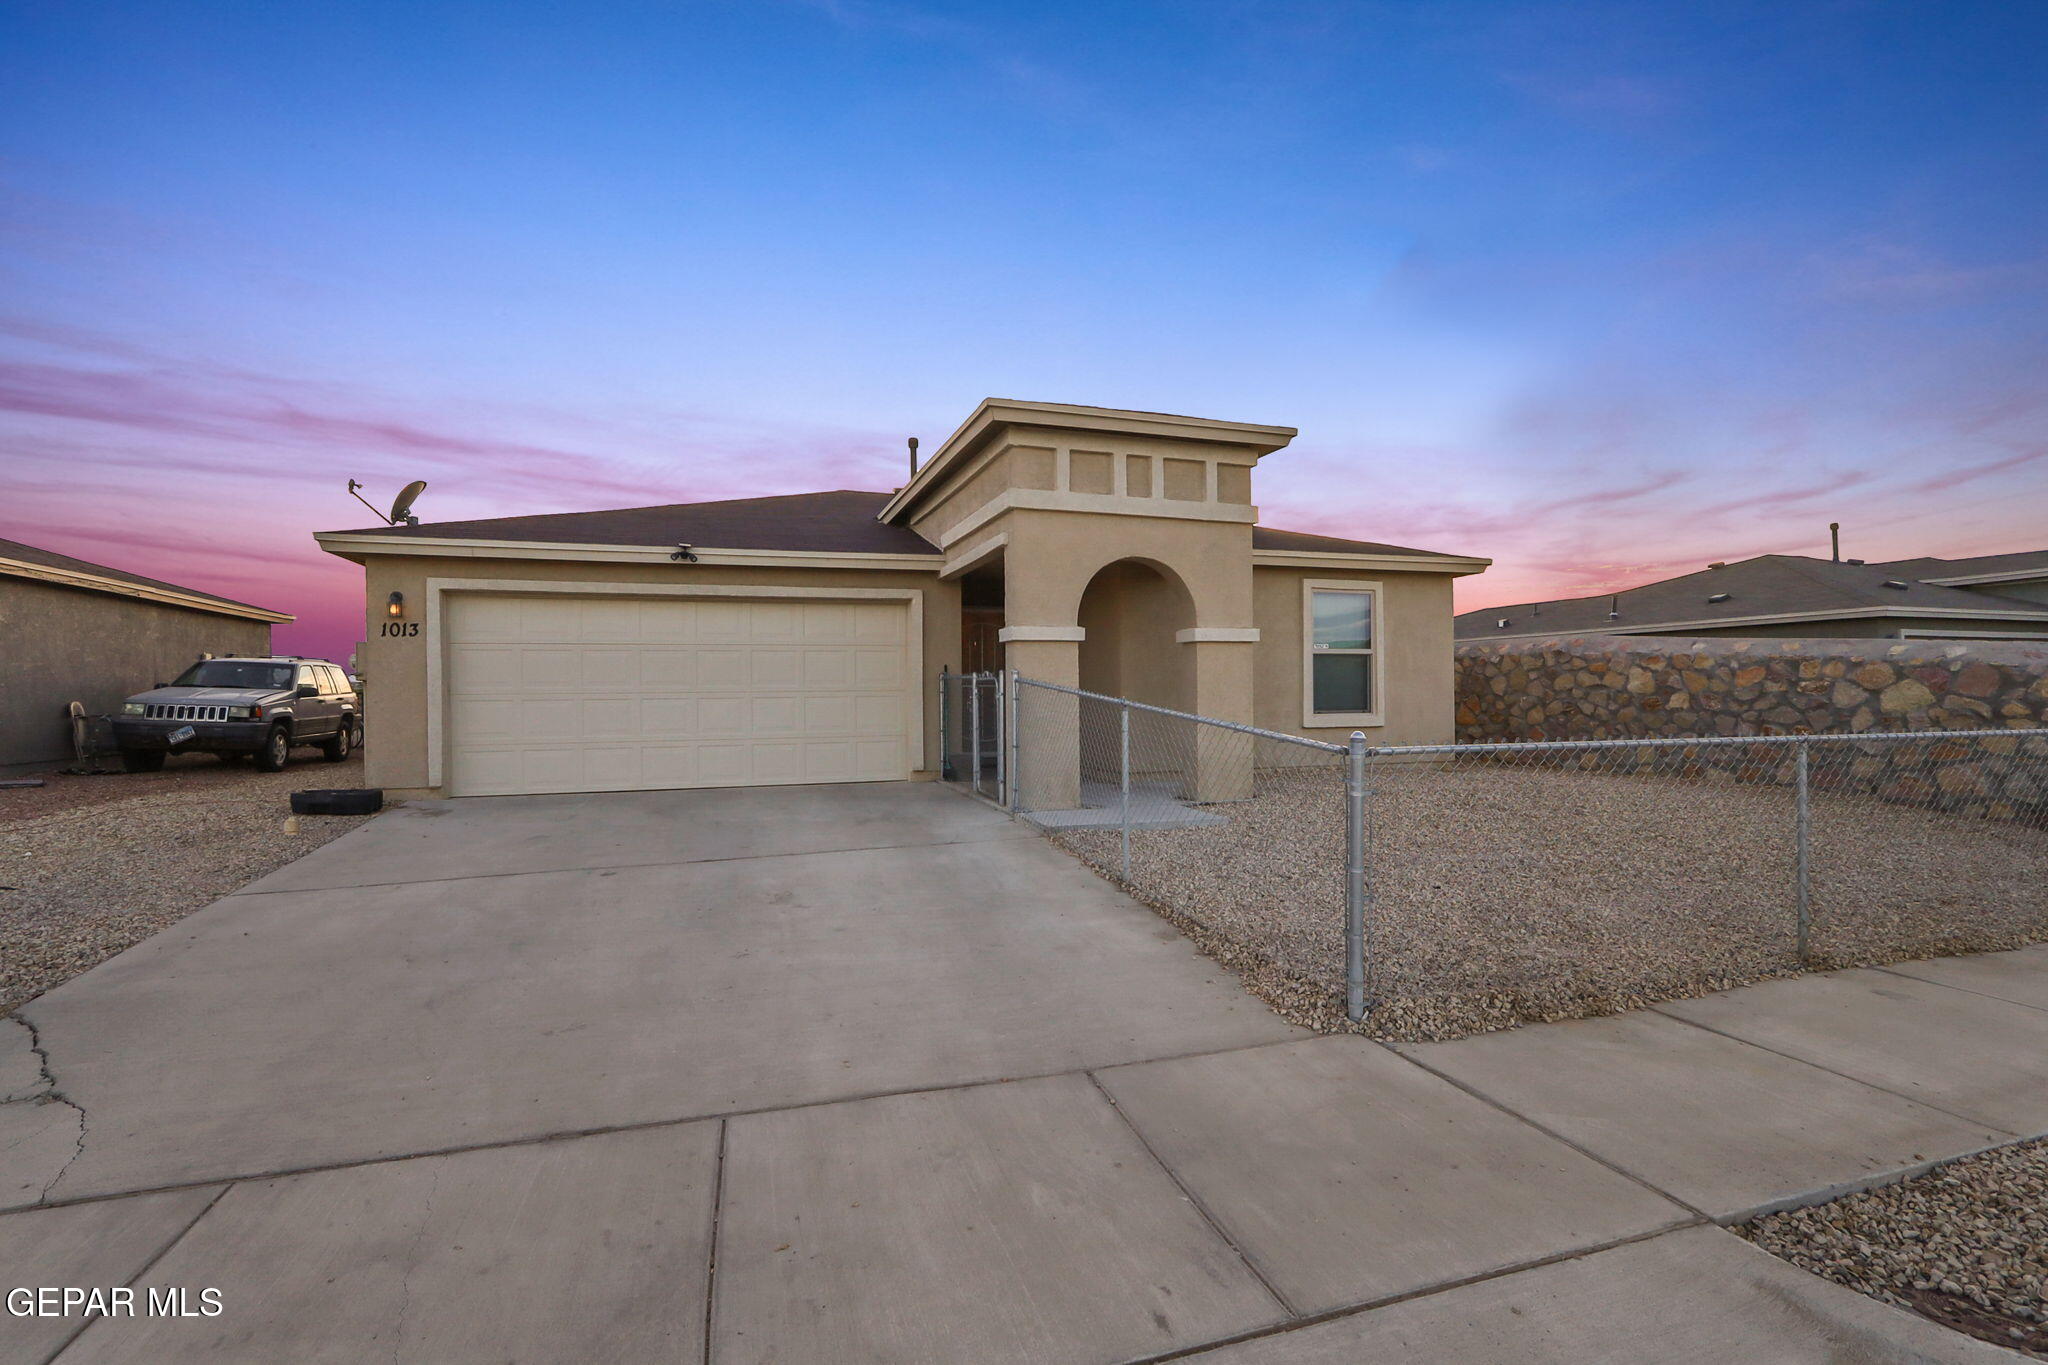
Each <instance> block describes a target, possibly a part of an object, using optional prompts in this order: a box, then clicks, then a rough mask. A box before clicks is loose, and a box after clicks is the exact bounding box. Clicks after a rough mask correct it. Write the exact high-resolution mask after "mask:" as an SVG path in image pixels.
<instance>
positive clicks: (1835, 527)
mask: <svg viewBox="0 0 2048 1365" xmlns="http://www.w3.org/2000/svg"><path fill="white" fill-rule="evenodd" d="M1828 540H1829V541H1830V542H1831V543H1832V545H1833V549H1834V557H1835V563H1837V564H1839V563H1841V562H1842V523H1841V522H1839V521H1831V522H1829V523H1828Z"/></svg>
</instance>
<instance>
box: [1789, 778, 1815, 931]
mask: <svg viewBox="0 0 2048 1365" xmlns="http://www.w3.org/2000/svg"><path fill="white" fill-rule="evenodd" d="M1810 748H1812V746H1811V745H1809V744H1807V743H1806V741H1804V740H1801V741H1800V742H1799V743H1798V744H1795V745H1794V746H1793V753H1794V754H1795V756H1796V757H1795V759H1794V763H1793V773H1794V778H1793V788H1794V790H1795V792H1796V793H1797V797H1796V803H1797V804H1796V813H1795V814H1794V816H1793V819H1792V842H1793V846H1794V850H1793V858H1794V861H1795V864H1796V869H1797V870H1796V872H1795V874H1794V875H1795V876H1796V877H1797V878H1798V891H1797V899H1798V904H1799V965H1800V966H1802V967H1804V966H1805V965H1806V960H1807V959H1806V943H1807V935H1808V932H1809V929H1810V926H1811V924H1812V922H1813V915H1812V909H1813V906H1812V893H1813V879H1812V865H1811V856H1810V853H1809V848H1810V845H1811V844H1812V842H1813V838H1812V836H1813V803H1812V801H1811V800H1809V799H1808V797H1807V767H1808V764H1807V751H1808V750H1809V749H1810Z"/></svg>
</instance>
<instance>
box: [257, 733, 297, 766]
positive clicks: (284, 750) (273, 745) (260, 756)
mask: <svg viewBox="0 0 2048 1365" xmlns="http://www.w3.org/2000/svg"><path fill="white" fill-rule="evenodd" d="M291 752H292V737H291V735H290V733H289V732H287V731H286V730H285V728H284V727H283V726H282V725H274V726H272V727H271V729H270V733H269V734H267V735H265V736H264V737H263V747H262V748H260V749H258V750H257V751H256V767H257V770H258V771H260V772H266V773H281V772H283V771H284V763H285V760H286V759H287V758H289V757H291Z"/></svg>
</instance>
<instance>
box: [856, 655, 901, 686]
mask: <svg viewBox="0 0 2048 1365" xmlns="http://www.w3.org/2000/svg"><path fill="white" fill-rule="evenodd" d="M853 658H854V666H853V678H854V684H855V685H856V686H857V687H859V688H860V689H861V690H862V691H867V690H870V689H873V688H884V687H887V688H896V687H901V686H903V653H902V651H901V650H894V649H862V650H860V651H858V652H857V653H856V654H855V655H854V656H853Z"/></svg>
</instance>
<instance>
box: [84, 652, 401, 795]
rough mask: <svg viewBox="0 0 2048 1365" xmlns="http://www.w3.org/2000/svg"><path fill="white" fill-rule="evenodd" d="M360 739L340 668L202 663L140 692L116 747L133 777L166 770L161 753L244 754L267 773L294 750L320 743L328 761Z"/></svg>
mask: <svg viewBox="0 0 2048 1365" xmlns="http://www.w3.org/2000/svg"><path fill="white" fill-rule="evenodd" d="M362 734H363V717H362V703H361V701H360V700H359V699H358V698H357V696H356V692H355V689H354V688H353V687H350V686H349V682H348V677H347V675H346V674H344V673H343V672H342V671H341V670H340V669H339V668H337V667H335V666H334V665H333V664H330V663H322V662H320V661H319V660H317V659H292V658H268V659H201V660H200V661H199V662H198V663H196V664H193V665H192V666H191V667H190V668H188V669H186V670H185V671H184V672H183V673H182V674H180V675H179V677H178V680H177V681H176V682H174V683H169V684H165V685H160V686H157V687H155V688H152V689H151V690H150V691H147V692H138V693H136V694H135V695H134V696H132V697H130V698H129V699H128V700H127V701H126V702H125V703H123V705H122V707H121V714H120V715H118V716H116V717H115V718H114V743H115V744H116V745H118V746H119V748H120V750H121V765H122V766H123V767H125V768H126V769H127V770H128V771H129V772H131V773H151V772H155V771H156V770H157V769H159V768H161V767H163V766H164V755H166V754H187V753H210V754H219V755H221V756H222V757H223V758H225V759H227V760H228V761H229V762H233V761H234V760H235V759H237V758H239V757H241V756H242V755H244V754H247V755H250V756H252V757H253V758H254V759H255V760H256V766H257V767H258V768H261V769H262V770H263V771H264V772H267V773H274V772H278V771H280V770H282V769H283V767H284V764H285V759H286V758H287V757H288V756H289V755H290V753H291V751H292V749H293V748H294V747H295V746H297V745H301V744H317V745H319V746H320V752H321V753H322V754H324V755H326V757H327V761H328V762H330V763H339V762H341V761H342V760H343V759H344V758H347V757H348V756H349V752H350V750H352V749H354V748H355V746H356V744H357V742H358V741H359V740H360V739H361V738H362Z"/></svg>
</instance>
